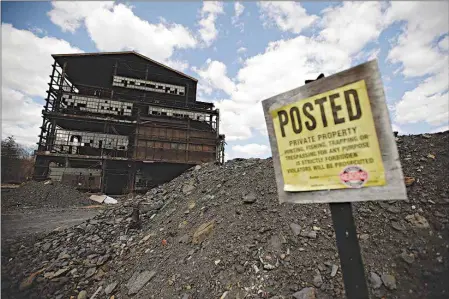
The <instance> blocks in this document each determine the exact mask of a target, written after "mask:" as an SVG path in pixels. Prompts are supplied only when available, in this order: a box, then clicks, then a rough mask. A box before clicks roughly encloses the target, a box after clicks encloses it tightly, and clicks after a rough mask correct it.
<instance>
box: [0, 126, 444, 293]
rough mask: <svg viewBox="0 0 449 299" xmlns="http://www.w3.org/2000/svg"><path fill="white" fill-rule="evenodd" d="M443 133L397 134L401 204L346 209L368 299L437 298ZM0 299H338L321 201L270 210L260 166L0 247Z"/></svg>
mask: <svg viewBox="0 0 449 299" xmlns="http://www.w3.org/2000/svg"><path fill="white" fill-rule="evenodd" d="M448 141H449V132H444V133H437V134H431V135H414V136H399V137H398V138H397V145H398V149H399V152H400V156H401V160H402V167H403V172H404V176H405V181H406V185H407V192H408V197H409V201H377V202H366V203H355V204H353V210H354V217H355V221H356V225H357V230H358V238H359V242H360V246H361V250H362V257H363V260H364V265H365V272H366V279H367V284H368V287H369V291H370V293H371V296H372V298H388V299H393V298H407V299H411V298H432V299H433V298H449V286H448V284H447V282H448V281H449V272H448V269H449V261H448V259H449V248H448V246H449V223H448V215H449V182H448V176H447V169H449V165H448V164H449V147H448ZM2 297H4V298H55V299H62V298H78V299H79V298H109V299H111V298H114V299H118V298H170V299H172V298H180V299H193V298H199V299H202V298H221V299H225V298H226V299H231V298H232V299H233V298H272V299H281V298H296V299H305V298H308V299H310V298H318V299H329V298H345V293H344V285H343V279H342V273H341V267H340V262H339V256H338V252H337V248H336V243H335V233H334V230H333V226H332V220H331V215H330V210H329V205H327V204H313V205H312V204H310V205H299V204H297V205H293V204H282V205H281V204H279V203H278V198H277V190H276V185H275V178H274V171H273V168H272V160H271V158H269V159H248V160H243V159H234V160H231V161H228V162H226V163H225V164H224V165H222V166H220V165H214V164H203V165H201V166H196V167H193V168H191V169H190V170H188V171H187V172H185V173H183V174H182V175H181V176H179V177H177V178H176V179H174V180H173V181H171V182H169V183H167V184H164V185H162V186H159V187H157V188H154V189H152V190H150V191H149V192H148V193H147V194H145V195H140V196H139V195H138V196H136V197H135V198H134V199H132V200H125V201H123V202H121V203H119V204H117V205H114V206H111V207H108V208H107V209H106V210H104V211H102V213H101V214H99V215H98V216H96V217H95V218H93V219H92V220H89V221H87V222H84V223H82V224H80V225H76V226H74V227H72V228H69V229H65V230H63V231H54V232H52V233H50V234H48V235H46V236H45V237H43V238H41V239H39V240H38V241H37V242H34V243H31V242H30V243H29V244H27V243H26V242H25V243H24V242H19V243H13V244H11V245H8V246H7V247H6V246H5V248H2Z"/></svg>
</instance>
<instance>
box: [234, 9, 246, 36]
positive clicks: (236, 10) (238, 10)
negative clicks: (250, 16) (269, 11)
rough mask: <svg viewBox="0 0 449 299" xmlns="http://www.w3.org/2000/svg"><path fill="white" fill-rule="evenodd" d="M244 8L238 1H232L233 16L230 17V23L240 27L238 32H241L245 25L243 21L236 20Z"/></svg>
mask: <svg viewBox="0 0 449 299" xmlns="http://www.w3.org/2000/svg"><path fill="white" fill-rule="evenodd" d="M244 10H245V6H243V4H241V3H240V2H235V3H234V16H233V17H232V19H231V23H232V24H233V25H234V26H235V27H237V28H240V32H243V30H244V27H245V25H244V23H243V22H238V21H239V18H240V16H241V15H242V13H243V11H244Z"/></svg>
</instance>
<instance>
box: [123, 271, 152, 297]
mask: <svg viewBox="0 0 449 299" xmlns="http://www.w3.org/2000/svg"><path fill="white" fill-rule="evenodd" d="M154 275H156V271H143V272H141V273H138V272H136V273H134V275H133V276H132V277H131V278H130V279H129V281H128V284H127V287H128V295H134V294H137V292H139V291H140V289H141V288H143V287H144V285H145V284H147V282H149V281H150V280H151V279H152V278H153V277H154Z"/></svg>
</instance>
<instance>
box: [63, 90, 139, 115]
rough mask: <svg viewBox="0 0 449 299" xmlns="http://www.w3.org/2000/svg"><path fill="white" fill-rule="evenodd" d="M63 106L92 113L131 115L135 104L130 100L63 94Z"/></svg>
mask: <svg viewBox="0 0 449 299" xmlns="http://www.w3.org/2000/svg"><path fill="white" fill-rule="evenodd" d="M62 106H63V107H64V108H70V109H77V110H80V111H87V112H92V113H101V114H114V115H123V116H131V114H132V107H133V104H132V103H128V102H121V101H111V100H105V99H97V98H91V97H86V96H77V95H72V94H63V95H62Z"/></svg>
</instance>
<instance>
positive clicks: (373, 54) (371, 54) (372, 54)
mask: <svg viewBox="0 0 449 299" xmlns="http://www.w3.org/2000/svg"><path fill="white" fill-rule="evenodd" d="M379 53H380V49H373V50H372V51H371V52H369V53H368V59H367V60H373V59H377V57H379Z"/></svg>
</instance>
